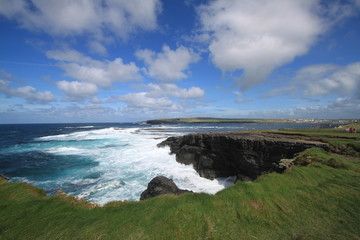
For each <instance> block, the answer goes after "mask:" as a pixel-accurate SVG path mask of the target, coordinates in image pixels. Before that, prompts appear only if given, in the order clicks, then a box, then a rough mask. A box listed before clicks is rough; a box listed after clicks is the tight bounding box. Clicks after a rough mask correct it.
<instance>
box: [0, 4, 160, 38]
mask: <svg viewBox="0 0 360 240" xmlns="http://www.w3.org/2000/svg"><path fill="white" fill-rule="evenodd" d="M0 5H1V8H0V14H1V15H4V16H5V17H7V18H9V19H14V20H16V21H17V22H18V23H19V24H20V26H21V27H23V28H25V29H28V30H34V31H39V30H40V31H44V32H46V33H49V34H51V35H54V36H72V35H81V34H90V36H91V37H92V38H94V39H98V40H101V39H104V36H106V35H107V34H109V33H111V34H112V35H114V36H117V37H120V38H122V39H126V38H127V37H128V36H129V34H131V33H133V32H135V31H137V30H147V31H149V30H154V29H156V28H157V14H158V13H159V12H160V11H161V3H160V1H159V0H146V1H142V0H131V1H127V0H103V1H98V0H79V1H73V0H62V1H58V0H0Z"/></svg>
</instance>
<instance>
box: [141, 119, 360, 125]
mask: <svg viewBox="0 0 360 240" xmlns="http://www.w3.org/2000/svg"><path fill="white" fill-rule="evenodd" d="M359 122H360V120H357V119H299V118H294V119H289V118H286V119H256V118H211V117H196V118H162V119H153V120H146V121H144V123H147V124H180V123H315V124H351V123H359Z"/></svg>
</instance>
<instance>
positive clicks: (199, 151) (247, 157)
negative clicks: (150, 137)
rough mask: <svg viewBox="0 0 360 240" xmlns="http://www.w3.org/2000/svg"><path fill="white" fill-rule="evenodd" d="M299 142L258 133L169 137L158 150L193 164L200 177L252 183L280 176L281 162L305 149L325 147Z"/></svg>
mask: <svg viewBox="0 0 360 240" xmlns="http://www.w3.org/2000/svg"><path fill="white" fill-rule="evenodd" d="M298 138H299V137H295V136H285V135H278V134H272V133H260V132H230V133H205V134H190V135H185V136H181V137H170V138H168V139H167V140H165V141H163V142H162V143H160V144H159V145H158V146H159V147H163V146H170V149H171V153H172V154H176V161H178V162H180V163H183V164H192V165H193V166H194V169H195V170H196V171H197V172H198V173H199V174H200V176H202V177H205V178H208V179H214V178H217V177H228V176H236V177H237V179H239V180H252V179H256V178H257V177H258V176H260V175H261V174H263V173H267V172H274V171H276V172H282V171H283V168H282V167H281V166H279V161H280V160H281V159H284V158H287V159H288V158H293V157H294V155H295V154H296V153H299V152H301V151H304V150H305V149H307V148H311V147H324V146H326V144H324V143H321V142H316V141H310V140H304V139H303V140H300V139H298Z"/></svg>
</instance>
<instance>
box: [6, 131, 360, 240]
mask: <svg viewBox="0 0 360 240" xmlns="http://www.w3.org/2000/svg"><path fill="white" fill-rule="evenodd" d="M329 131H330V130H329ZM283 133H285V134H290V132H289V131H284V132H283ZM296 134H300V132H296ZM302 134H303V135H302V136H306V133H304V132H303V133H302ZM314 134H316V133H312V134H311V135H314ZM327 134H329V132H328V133H326V134H325V137H324V132H321V131H319V132H318V136H320V137H322V138H324V139H327V138H328V137H329V136H328V135H327ZM336 134H337V133H335V132H334V135H333V137H334V138H336V139H340V138H341V137H340V136H338V135H336ZM341 134H342V133H341ZM299 136H300V135H299ZM341 136H342V135H341ZM346 137H347V136H345V139H347V140H350V141H352V142H350V143H354V142H355V143H356V142H357V141H358V135H351V136H348V137H349V138H346ZM340 145H341V144H340ZM295 163H296V165H297V166H294V167H292V168H290V169H289V170H287V171H286V172H285V173H284V174H278V173H271V174H267V175H263V176H261V177H260V178H258V179H257V180H256V181H253V182H238V183H236V184H235V185H233V186H232V187H229V188H227V189H225V190H223V191H221V192H219V193H217V194H216V195H207V194H184V195H180V196H174V195H163V196H159V197H156V198H153V199H149V200H145V201H141V202H111V203H108V204H106V205H105V206H103V207H94V205H93V204H90V203H88V202H86V201H84V200H77V199H76V198H74V197H71V196H64V195H59V196H46V195H45V193H44V191H43V190H42V189H39V188H36V187H33V186H30V185H28V184H25V183H9V182H7V181H6V180H4V179H0V239H240V240H241V239H246V240H248V239H294V240H302V239H336V240H341V239H344V240H345V239H360V181H359V179H360V158H358V157H354V156H352V157H351V156H343V155H339V154H334V153H330V152H326V151H325V150H322V149H317V148H312V149H308V150H306V151H304V152H302V153H300V154H299V155H298V156H297V157H296V158H295Z"/></svg>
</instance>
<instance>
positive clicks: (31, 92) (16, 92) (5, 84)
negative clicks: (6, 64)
mask: <svg viewBox="0 0 360 240" xmlns="http://www.w3.org/2000/svg"><path fill="white" fill-rule="evenodd" d="M0 93H3V94H5V95H6V96H8V97H19V98H24V99H26V100H27V101H28V102H29V103H48V102H53V101H56V97H55V96H54V95H53V94H52V93H51V92H50V91H43V92H38V91H36V89H35V88H34V87H31V86H25V87H19V88H11V87H10V86H9V81H5V80H0Z"/></svg>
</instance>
